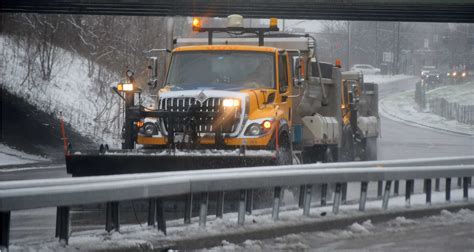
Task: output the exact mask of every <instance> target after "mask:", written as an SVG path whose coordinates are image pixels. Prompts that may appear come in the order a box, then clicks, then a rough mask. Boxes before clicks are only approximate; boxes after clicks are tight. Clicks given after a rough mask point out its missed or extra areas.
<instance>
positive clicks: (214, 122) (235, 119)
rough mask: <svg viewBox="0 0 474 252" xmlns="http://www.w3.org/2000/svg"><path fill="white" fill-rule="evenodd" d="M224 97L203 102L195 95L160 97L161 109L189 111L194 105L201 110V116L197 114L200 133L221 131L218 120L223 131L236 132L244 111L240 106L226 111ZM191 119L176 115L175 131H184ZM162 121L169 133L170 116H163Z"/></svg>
mask: <svg viewBox="0 0 474 252" xmlns="http://www.w3.org/2000/svg"><path fill="white" fill-rule="evenodd" d="M223 99H224V98H208V99H207V100H206V101H204V102H202V103H201V102H199V101H197V100H196V99H195V98H194V97H180V98H163V99H160V103H159V109H160V110H163V111H167V112H187V111H188V110H189V108H190V107H191V106H194V111H196V112H200V113H199V115H200V116H195V121H196V124H197V125H196V128H197V131H198V133H212V132H215V131H220V126H218V122H220V123H221V124H222V133H234V132H236V131H237V130H238V126H239V123H240V121H241V119H242V111H241V108H240V106H239V107H237V108H233V109H226V110H225V111H224V108H223V107H222V100H223ZM201 112H202V113H201ZM206 112H208V113H209V114H207V113H206ZM176 114H178V113H176ZM223 118H224V120H223ZM189 119H190V118H184V117H175V132H178V133H179V132H184V128H185V126H186V122H187V121H188V120H189ZM160 121H161V124H162V129H163V130H165V131H166V132H163V133H165V134H167V133H168V129H169V118H163V119H160Z"/></svg>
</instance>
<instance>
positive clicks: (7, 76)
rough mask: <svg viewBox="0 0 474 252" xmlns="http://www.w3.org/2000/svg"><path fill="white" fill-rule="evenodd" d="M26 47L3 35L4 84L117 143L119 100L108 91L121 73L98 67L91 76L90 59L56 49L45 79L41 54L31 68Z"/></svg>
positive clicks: (0, 40) (89, 132) (89, 134)
mask: <svg viewBox="0 0 474 252" xmlns="http://www.w3.org/2000/svg"><path fill="white" fill-rule="evenodd" d="M24 47H25V46H24V45H23V44H22V43H19V42H18V41H16V40H14V39H12V38H10V37H7V36H0V48H2V49H1V55H2V57H1V58H0V65H1V66H2V67H1V68H0V78H1V82H0V84H1V86H2V87H3V88H5V89H6V90H8V91H9V92H11V93H13V94H15V95H17V96H19V97H22V98H24V99H25V100H27V101H28V102H29V103H30V104H32V105H34V106H36V107H37V108H38V109H40V110H42V111H44V112H47V113H50V114H52V115H54V116H56V117H57V118H59V112H62V113H63V116H64V120H65V122H66V123H69V124H70V125H71V126H72V127H73V128H74V129H75V130H77V131H78V132H80V133H81V134H82V135H84V136H86V137H89V138H91V139H92V140H94V141H96V142H107V143H109V145H111V144H112V145H118V143H119V141H118V139H119V138H118V132H120V130H119V128H118V126H117V125H118V124H117V121H116V118H117V116H118V115H119V107H118V104H119V99H118V98H117V97H116V96H114V95H113V94H112V93H111V92H110V91H109V86H110V84H111V83H113V82H116V81H117V80H119V79H118V76H117V75H115V74H113V73H109V72H107V71H105V70H103V69H102V71H101V73H100V74H99V73H98V71H97V69H96V70H95V71H93V72H92V74H90V75H89V73H91V71H89V70H88V63H90V62H88V61H87V59H85V58H83V57H81V56H79V55H77V54H75V53H72V52H69V51H66V50H63V49H61V48H57V54H58V57H57V62H56V64H55V66H54V68H53V72H52V75H51V80H50V81H46V80H43V79H42V75H41V73H40V68H39V67H38V65H39V64H40V63H39V58H38V57H36V58H33V59H34V60H33V62H32V64H30V66H29V67H28V65H29V64H28V63H27V60H28V59H29V60H31V57H32V56H30V55H27V51H26V50H25V48H24ZM96 68H97V67H96ZM90 76H91V77H90ZM114 120H115V121H114Z"/></svg>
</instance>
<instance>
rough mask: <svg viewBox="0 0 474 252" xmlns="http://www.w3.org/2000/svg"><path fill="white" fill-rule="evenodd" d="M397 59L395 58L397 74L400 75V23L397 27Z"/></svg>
mask: <svg viewBox="0 0 474 252" xmlns="http://www.w3.org/2000/svg"><path fill="white" fill-rule="evenodd" d="M395 56H396V58H395V73H396V74H399V73H400V64H399V63H400V62H399V61H400V22H398V27H397V51H396V55H395Z"/></svg>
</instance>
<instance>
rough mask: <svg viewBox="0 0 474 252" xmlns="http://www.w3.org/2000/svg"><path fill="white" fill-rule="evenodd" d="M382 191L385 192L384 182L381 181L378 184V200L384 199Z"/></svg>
mask: <svg viewBox="0 0 474 252" xmlns="http://www.w3.org/2000/svg"><path fill="white" fill-rule="evenodd" d="M382 191H383V181H382V180H380V181H378V183H377V198H379V199H381V198H382Z"/></svg>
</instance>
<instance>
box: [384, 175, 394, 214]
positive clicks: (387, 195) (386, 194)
mask: <svg viewBox="0 0 474 252" xmlns="http://www.w3.org/2000/svg"><path fill="white" fill-rule="evenodd" d="M391 186H392V181H391V180H387V181H386V182H385V191H384V193H383V199H382V208H383V210H387V208H388V200H389V198H390V187H391Z"/></svg>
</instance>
